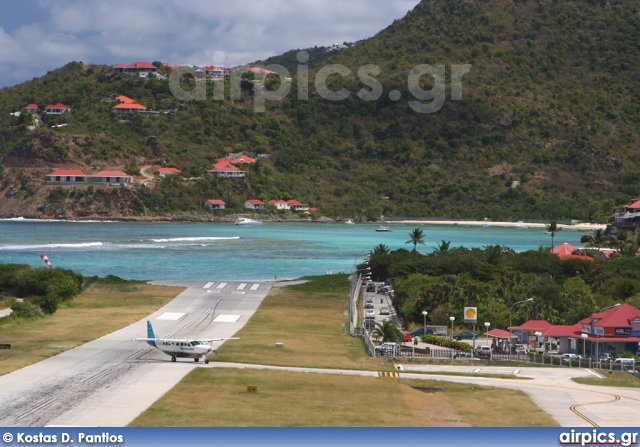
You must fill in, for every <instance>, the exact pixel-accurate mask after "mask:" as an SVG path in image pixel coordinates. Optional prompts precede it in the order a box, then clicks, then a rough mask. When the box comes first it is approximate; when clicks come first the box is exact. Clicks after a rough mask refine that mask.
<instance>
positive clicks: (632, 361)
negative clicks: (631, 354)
mask: <svg viewBox="0 0 640 447" xmlns="http://www.w3.org/2000/svg"><path fill="white" fill-rule="evenodd" d="M613 364H614V365H624V366H630V367H632V368H633V367H634V366H635V364H636V360H635V359H632V358H624V357H619V358H617V359H615V360H614V361H613Z"/></svg>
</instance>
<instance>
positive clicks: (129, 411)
mask: <svg viewBox="0 0 640 447" xmlns="http://www.w3.org/2000/svg"><path fill="white" fill-rule="evenodd" d="M152 284H154V285H175V286H186V287H188V288H187V289H186V290H185V291H184V292H183V293H181V294H180V295H178V296H177V297H176V298H175V299H174V300H172V301H171V302H170V303H168V304H167V305H166V306H164V307H163V308H161V309H159V310H158V311H157V312H155V313H154V314H152V315H150V316H149V318H148V319H149V320H150V321H151V322H152V324H153V327H154V331H155V333H156V336H161V337H165V336H170V337H172V338H194V339H197V338H229V337H232V336H233V335H234V334H235V333H236V332H237V331H238V330H239V329H240V328H242V326H244V324H245V323H246V322H247V321H248V320H249V318H251V316H252V315H253V314H254V313H255V311H256V310H257V309H258V307H259V306H260V303H261V302H262V300H263V299H264V298H265V297H266V296H267V294H268V292H269V290H271V287H272V286H273V285H274V283H273V282H260V281H209V282H207V281H153V282H152ZM146 320H147V318H145V319H144V320H140V321H139V322H137V323H135V324H133V325H131V326H128V327H126V328H123V329H121V330H119V331H116V332H113V333H111V334H109V335H106V336H104V337H101V338H99V339H97V340H94V341H91V342H89V343H87V344H85V345H82V346H79V347H77V348H75V349H72V350H69V351H66V352H64V353H62V354H59V355H57V356H55V357H51V358H49V359H46V360H43V361H41V362H39V363H36V364H34V365H31V366H28V367H26V368H23V369H21V370H18V371H15V372H13V373H10V374H7V375H5V376H2V377H0V408H2V410H3V411H2V412H1V413H0V425H1V426H5V427H10V426H46V425H58V426H60V425H62V426H112V427H117V426H125V425H127V424H129V423H130V422H131V421H132V420H133V419H134V418H135V417H136V416H137V415H138V414H140V413H141V412H143V411H144V410H146V409H147V408H148V407H149V406H150V405H151V404H153V403H154V402H155V401H156V400H157V399H158V398H159V397H161V396H162V395H163V394H164V393H166V392H167V391H169V390H170V389H171V388H173V387H174V386H175V385H176V384H177V383H178V382H179V381H180V380H181V379H182V378H183V377H184V376H185V375H186V374H187V373H189V371H191V370H192V369H193V368H194V367H196V366H198V365H201V363H195V362H194V361H193V359H179V360H178V362H176V363H172V362H171V358H170V357H169V356H167V355H166V354H163V353H162V352H160V351H159V350H157V349H153V348H151V347H150V346H149V345H148V344H147V343H145V342H141V341H133V339H134V338H136V337H146V336H147V329H146ZM231 342H232V341H228V343H231ZM221 343H222V342H213V347H214V348H217V347H218V346H220V344H221Z"/></svg>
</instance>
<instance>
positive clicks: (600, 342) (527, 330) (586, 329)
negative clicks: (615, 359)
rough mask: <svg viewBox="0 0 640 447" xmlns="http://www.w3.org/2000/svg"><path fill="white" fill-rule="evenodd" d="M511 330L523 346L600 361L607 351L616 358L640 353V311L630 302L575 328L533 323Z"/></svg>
mask: <svg viewBox="0 0 640 447" xmlns="http://www.w3.org/2000/svg"><path fill="white" fill-rule="evenodd" d="M511 330H512V332H513V334H514V335H517V336H518V340H519V342H520V343H527V344H530V345H531V346H532V347H543V348H544V349H545V350H555V349H557V350H558V352H561V353H573V354H582V353H583V352H584V353H585V354H586V355H587V356H590V357H594V358H597V357H598V356H600V354H601V353H605V352H606V353H610V354H612V355H615V354H621V353H623V352H633V353H636V355H638V354H637V353H638V352H640V309H638V308H636V307H633V306H632V305H630V304H627V303H622V304H617V305H615V306H611V307H609V308H606V309H604V310H603V311H602V312H598V313H594V314H592V315H591V316H589V317H587V318H584V319H582V320H580V321H578V322H577V323H575V324H571V325H551V324H549V323H548V322H546V321H544V320H530V321H527V322H526V323H524V324H522V325H520V326H514V327H512V328H511ZM537 334H540V335H537Z"/></svg>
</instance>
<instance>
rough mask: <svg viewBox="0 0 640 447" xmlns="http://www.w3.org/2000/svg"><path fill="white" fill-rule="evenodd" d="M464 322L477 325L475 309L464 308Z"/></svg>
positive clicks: (476, 311)
mask: <svg viewBox="0 0 640 447" xmlns="http://www.w3.org/2000/svg"><path fill="white" fill-rule="evenodd" d="M464 322H465V323H474V324H475V323H477V322H478V308H477V307H465V308H464Z"/></svg>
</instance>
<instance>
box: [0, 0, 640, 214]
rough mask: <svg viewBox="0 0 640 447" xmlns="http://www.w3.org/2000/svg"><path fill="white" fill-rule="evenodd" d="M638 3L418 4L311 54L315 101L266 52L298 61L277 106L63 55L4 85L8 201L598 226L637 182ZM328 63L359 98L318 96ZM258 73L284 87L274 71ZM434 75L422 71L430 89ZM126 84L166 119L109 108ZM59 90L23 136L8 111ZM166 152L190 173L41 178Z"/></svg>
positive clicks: (240, 90)
mask: <svg viewBox="0 0 640 447" xmlns="http://www.w3.org/2000/svg"><path fill="white" fill-rule="evenodd" d="M638 11H639V5H638V3H637V2H636V1H635V0H610V1H608V2H604V1H584V0H565V1H561V2H558V1H555V0H540V1H535V2H534V1H511V0H497V1H492V2H479V1H464V0H451V1H446V2H431V1H423V2H421V3H420V4H419V5H417V6H416V7H415V8H414V9H413V10H412V11H411V12H409V13H408V14H407V16H406V17H405V18H403V19H401V20H396V21H395V22H394V23H393V24H391V25H390V26H389V27H388V28H387V29H385V30H383V31H381V32H380V33H378V34H377V35H376V36H374V37H372V38H370V39H366V40H363V41H360V42H356V43H355V46H354V47H353V48H349V49H347V50H344V51H342V52H339V53H335V54H334V53H327V52H323V51H322V50H321V49H318V48H315V49H310V50H309V56H310V61H309V64H308V65H309V67H308V68H309V79H310V80H311V81H310V82H309V97H308V100H299V99H298V94H297V93H298V91H299V90H300V87H302V83H303V79H302V78H300V77H298V73H297V71H298V70H297V67H298V65H299V64H298V63H296V61H294V55H293V53H291V52H289V53H287V54H286V55H283V56H282V57H280V58H273V59H270V60H268V61H264V62H265V63H282V64H284V65H286V66H287V67H289V68H290V69H291V70H292V72H291V77H292V80H291V84H290V86H291V93H290V94H289V95H287V96H286V97H285V98H284V99H282V100H280V101H275V102H267V104H266V112H265V113H256V112H255V111H254V104H255V98H256V94H259V93H260V92H261V91H262V90H260V89H261V88H262V87H260V83H254V82H252V81H255V79H252V75H250V74H245V75H242V80H241V82H239V83H238V85H235V86H234V87H237V88H234V89H233V94H234V98H233V99H231V93H232V90H231V87H232V86H231V85H230V83H229V80H227V81H224V83H219V84H216V85H217V88H220V87H222V86H224V97H225V99H224V100H220V99H218V97H217V96H216V97H214V88H213V85H212V83H209V84H208V87H209V88H208V89H207V95H206V99H203V100H182V99H179V98H177V97H176V96H174V95H173V94H172V92H171V89H170V88H169V83H168V81H165V80H162V79H156V78H150V79H139V78H130V77H128V76H126V75H124V74H121V73H114V72H113V70H112V69H111V67H107V66H102V65H88V64H86V65H85V64H83V63H81V62H71V63H69V64H68V65H66V66H64V67H62V68H60V69H58V70H54V71H52V72H50V73H47V74H46V75H45V76H43V77H41V78H38V79H34V80H32V81H28V82H25V83H23V84H21V85H17V86H14V87H11V88H7V89H3V90H1V91H0V159H1V160H2V162H1V163H2V164H1V165H0V194H1V195H2V197H3V198H2V199H0V204H2V203H7V202H8V200H5V199H9V198H11V200H12V201H14V202H17V203H20V204H21V205H23V207H24V206H27V205H29V206H31V204H34V205H33V207H34V211H33V212H34V213H41V214H44V215H56V214H57V213H62V211H63V210H70V209H77V210H78V212H86V211H87V209H89V208H91V206H92V205H96V204H99V205H100V210H99V213H97V214H100V215H103V216H112V215H122V216H166V215H168V214H186V213H191V214H193V213H202V214H204V208H203V203H204V201H205V200H207V199H211V198H219V199H223V200H224V201H226V202H227V203H228V204H229V206H228V210H229V212H237V211H238V210H242V204H243V203H244V201H245V199H247V198H258V199H262V200H265V199H267V200H269V199H274V198H276V199H279V198H282V199H287V198H296V199H298V200H301V201H303V202H305V203H309V204H311V205H312V206H316V207H319V208H320V209H321V212H322V213H324V214H327V215H335V216H340V215H342V216H346V215H348V216H351V217H354V218H355V217H357V218H362V219H375V218H377V216H380V215H381V214H384V215H385V216H445V217H447V216H448V217H473V218H485V217H489V218H492V219H494V220H507V219H513V220H517V219H523V218H539V219H544V220H549V219H552V218H553V219H558V220H565V219H580V220H591V221H604V220H605V219H606V218H607V216H608V215H609V214H610V211H611V208H613V207H614V206H616V205H622V204H624V203H627V202H628V201H629V200H630V199H631V198H633V197H637V196H638V195H639V194H640V170H638V169H637V160H636V158H637V157H636V154H637V148H638V142H639V130H638V123H639V122H640V106H639V105H638V104H640V101H639V98H638V95H639V94H640V93H639V92H640V79H639V78H638V76H636V73H637V72H638V71H639V69H640V57H639V55H638V54H639V53H638V51H637V49H638V42H637V36H638V32H637V30H638V28H639V27H640V17H639V16H638ZM123 62H126V61H123ZM328 64H339V65H343V66H345V67H347V68H348V71H349V72H350V73H349V74H348V75H345V76H338V75H336V74H333V75H331V76H329V78H328V79H327V85H328V87H329V89H331V90H332V91H334V92H336V91H339V90H340V89H341V88H344V89H346V91H347V92H348V93H350V95H349V97H348V98H346V99H344V100H342V101H332V100H328V99H324V98H323V97H322V95H320V94H319V92H318V88H317V87H316V83H315V82H313V81H314V80H316V78H317V74H318V71H319V70H320V69H321V68H323V67H326V66H327V65H328ZM368 64H370V65H376V66H377V67H379V68H380V73H379V74H378V75H376V76H375V79H377V81H379V82H380V91H381V94H380V95H379V96H378V97H377V99H375V100H364V99H360V97H359V96H358V93H359V92H360V93H361V96H362V92H363V91H364V92H367V91H369V92H370V96H371V95H373V97H375V95H374V94H373V93H375V92H374V91H373V90H372V88H371V82H369V83H368V84H365V83H363V82H362V80H361V79H360V78H358V76H357V73H358V71H359V69H360V67H363V66H366V65H368ZM424 64H430V65H432V66H434V67H436V66H438V67H439V66H442V67H443V69H444V71H445V84H444V91H445V92H446V96H445V98H444V102H443V104H442V107H441V108H440V109H439V110H438V111H437V112H435V113H417V112H415V111H414V110H413V109H412V108H411V107H410V104H409V101H412V100H415V99H416V97H417V95H416V93H418V94H419V93H420V91H419V90H417V89H416V87H417V86H413V87H411V86H409V82H408V80H409V78H410V76H412V75H411V73H412V70H413V69H414V67H419V66H422V65H424ZM464 65H468V66H470V70H469V71H468V73H466V74H465V75H464V76H463V77H462V80H461V82H460V83H457V82H453V83H452V82H451V78H452V73H453V71H454V68H453V67H454V66H464ZM163 70H164V69H162V70H161V71H163ZM163 73H164V74H165V75H168V74H169V73H168V72H166V70H165V71H164V72H163ZM413 73H414V74H415V72H413ZM217 82H220V81H217ZM189 83H190V84H192V85H195V83H193V82H191V81H187V82H186V84H189ZM265 85H266V87H265V88H267V89H269V88H272V89H275V88H279V87H280V86H281V84H279V81H278V80H277V79H269V78H268V79H267V80H266V82H265ZM432 85H433V80H432V77H430V76H426V75H425V76H422V77H420V79H419V87H420V89H422V90H425V91H426V90H429V89H430V88H431V87H432ZM219 90H220V89H219ZM390 92H393V93H394V94H392V95H390ZM117 95H126V96H128V97H130V98H132V99H134V100H135V101H137V102H138V103H140V104H143V105H145V106H146V107H148V108H150V109H153V110H156V111H159V112H161V113H160V114H158V115H157V116H156V117H155V118H153V119H144V118H142V117H141V116H131V117H126V118H122V117H116V116H114V114H113V113H112V106H113V103H112V102H111V100H112V99H113V98H114V97H115V96H117ZM398 96H400V98H401V99H400V100H398V101H394V99H397V97H398ZM423 97H426V96H423ZM55 102H63V103H65V104H67V105H69V106H71V107H72V108H73V111H72V113H68V114H64V115H62V116H49V115H42V116H41V118H42V120H43V124H44V126H43V127H41V128H40V129H37V130H33V131H31V130H28V128H27V126H28V125H30V124H32V123H33V120H32V119H31V118H30V117H29V116H27V115H21V116H20V117H16V116H12V115H11V114H12V113H14V112H16V111H22V110H23V108H24V107H25V106H26V105H27V104H30V103H35V104H37V105H38V106H39V107H40V109H41V110H42V109H43V108H44V106H46V104H48V103H55ZM426 102H429V101H428V100H427V101H426ZM61 124H65V125H66V126H65V127H55V128H52V126H59V125H61ZM230 152H234V153H237V152H247V153H250V154H255V155H262V156H263V157H261V158H260V161H259V162H258V163H256V164H255V165H251V166H250V167H246V171H247V177H246V179H244V180H220V179H217V178H214V177H211V176H208V175H203V173H204V172H205V170H206V169H208V168H210V166H211V164H212V163H213V162H215V160H216V159H217V158H218V157H221V156H224V155H225V154H227V153H230ZM163 162H164V163H166V164H168V165H173V166H176V167H178V168H179V169H180V170H181V171H182V172H183V173H182V174H181V175H178V176H175V177H173V178H165V179H162V180H158V181H157V182H155V183H153V184H151V183H150V184H149V185H148V186H146V187H139V188H134V189H131V190H124V189H122V190H115V189H103V188H94V189H89V188H65V190H66V192H65V193H60V192H55V191H54V190H52V189H46V188H50V187H46V188H44V187H43V186H42V183H43V175H44V174H46V173H47V172H45V171H44V169H43V168H42V167H43V166H65V167H69V166H75V167H77V168H82V169H86V170H89V171H92V172H95V171H94V168H95V169H96V170H97V169H100V168H104V167H111V168H113V167H119V168H124V169H126V170H127V171H128V172H131V173H136V172H138V170H140V168H141V167H142V166H146V165H155V166H159V165H161V164H162V163H163ZM30 166H37V168H31V167H30ZM49 192H51V195H50V196H49ZM225 212H226V211H225ZM46 213H49V214H46ZM222 213H224V212H222Z"/></svg>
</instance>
